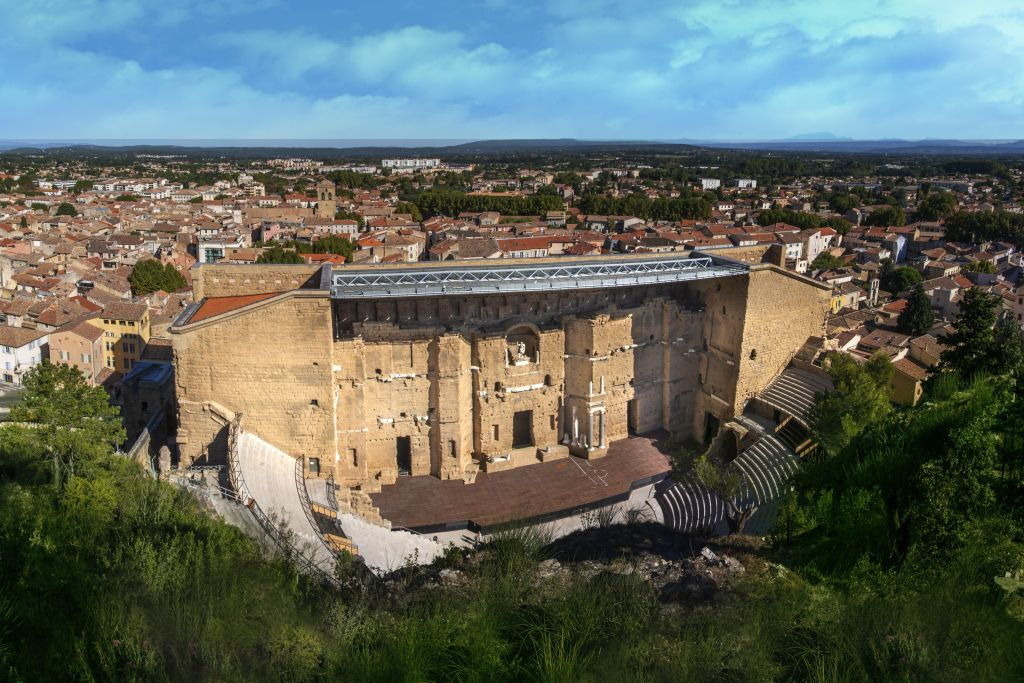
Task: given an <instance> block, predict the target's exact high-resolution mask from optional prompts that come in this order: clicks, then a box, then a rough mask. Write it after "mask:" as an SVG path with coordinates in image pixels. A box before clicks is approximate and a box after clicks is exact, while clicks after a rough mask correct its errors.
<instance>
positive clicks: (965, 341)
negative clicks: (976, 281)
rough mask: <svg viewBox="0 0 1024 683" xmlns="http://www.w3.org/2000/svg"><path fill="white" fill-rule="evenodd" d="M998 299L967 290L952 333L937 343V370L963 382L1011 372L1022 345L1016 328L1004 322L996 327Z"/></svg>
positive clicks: (1013, 370) (999, 301) (1018, 329)
mask: <svg viewBox="0 0 1024 683" xmlns="http://www.w3.org/2000/svg"><path fill="white" fill-rule="evenodd" d="M1001 308H1002V299H1001V298H1000V297H999V296H997V295H994V294H988V293H987V292H985V290H983V289H981V288H979V287H971V288H970V289H968V290H967V292H966V293H965V294H964V297H963V299H961V301H960V310H959V313H958V314H957V317H956V320H955V321H954V322H953V328H954V330H953V332H952V333H951V334H948V335H943V336H942V338H941V339H940V340H939V341H941V342H942V343H943V344H945V345H946V347H947V348H946V350H945V351H943V352H942V359H941V364H940V367H941V369H942V371H944V372H952V373H955V374H956V375H958V376H959V377H961V378H964V379H968V380H969V379H971V378H973V377H974V376H976V375H985V374H991V375H1001V374H1008V373H1012V372H1015V371H1016V370H1017V367H1018V365H1017V364H1018V363H1019V358H1020V356H1021V354H1022V353H1024V352H1022V346H1024V341H1022V340H1021V336H1020V328H1019V326H1018V325H1015V324H1014V322H1013V320H1012V319H1011V320H1006V319H1005V318H1004V320H1003V324H1001V325H999V326H997V325H996V322H997V320H998V319H999V318H1000V315H999V311H1000V310H1001Z"/></svg>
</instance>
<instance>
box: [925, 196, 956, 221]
mask: <svg viewBox="0 0 1024 683" xmlns="http://www.w3.org/2000/svg"><path fill="white" fill-rule="evenodd" d="M955 210H956V197H955V196H954V195H953V193H952V192H943V191H939V192H932V193H930V194H928V195H927V196H926V197H925V198H924V199H922V200H921V202H920V203H919V204H918V205H917V219H918V220H920V221H937V220H941V219H943V218H945V217H946V216H948V215H949V214H951V213H953V211H955Z"/></svg>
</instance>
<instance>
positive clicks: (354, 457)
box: [348, 448, 359, 467]
mask: <svg viewBox="0 0 1024 683" xmlns="http://www.w3.org/2000/svg"><path fill="white" fill-rule="evenodd" d="M348 461H349V462H350V463H352V467H359V454H358V453H356V449H354V448H350V449H348Z"/></svg>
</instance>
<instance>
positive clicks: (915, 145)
mask: <svg viewBox="0 0 1024 683" xmlns="http://www.w3.org/2000/svg"><path fill="white" fill-rule="evenodd" d="M823 136H831V137H823ZM207 142H208V143H211V144H203V143H207ZM103 143H127V144H103ZM176 143H189V144H176ZM247 143H248V144H247ZM304 143H307V144H304ZM308 143H312V144H308ZM331 143H335V144H331ZM336 143H345V144H341V145H339V144H336ZM357 143H362V144H357ZM367 143H371V144H367ZM372 143H378V144H372ZM401 143H406V144H401ZM409 143H416V144H409ZM429 143H435V144H429ZM437 143H440V144H437ZM650 147H666V148H679V147H688V148H707V149H729V150H738V151H739V150H748V151H790V152H837V153H844V152H845V153H892V154H914V153H918V154H949V153H953V154H999V153H1004V154H1006V153H1008V154H1022V153H1024V139H1016V140H1014V139H1000V140H967V139H956V138H948V139H921V140H906V139H901V138H886V139H877V140H858V139H853V138H846V137H839V136H836V135H834V134H832V133H807V134H801V135H796V136H793V137H790V138H786V139H782V140H699V139H690V138H678V139H669V140H667V139H652V140H644V139H633V140H613V139H605V140H602V139H586V138H583V139H580V138H568V137H562V138H505V139H500V138H497V139H482V140H457V139H451V138H440V139H437V140H430V139H424V138H420V139H393V140H391V139H377V138H370V139H366V140H360V139H353V138H348V139H336V140H332V139H308V140H298V139H297V140H284V139H266V140H261V139H238V140H221V139H211V140H198V139H193V140H152V141H143V140H93V141H73V140H52V141H42V140H15V139H12V140H2V139H0V153H4V154H31V153H44V154H53V153H60V152H64V153H83V152H89V151H94V152H108V153H119V152H120V153H133V152H134V153H142V152H154V153H157V152H163V153H180V154H191V155H203V154H211V153H221V154H227V155H238V156H266V155H273V154H275V153H286V152H292V153H306V154H313V155H316V156H319V157H330V156H332V155H333V156H342V157H344V156H374V155H376V154H380V153H388V154H402V153H406V154H415V153H420V154H428V153H432V154H447V155H457V154H460V153H499V152H509V153H512V152H516V151H522V152H539V151H548V152H554V151H571V150H584V149H588V148H589V149H590V150H592V151H597V150H600V149H608V150H614V149H620V150H621V149H623V148H650Z"/></svg>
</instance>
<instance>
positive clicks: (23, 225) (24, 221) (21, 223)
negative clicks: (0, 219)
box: [18, 216, 28, 229]
mask: <svg viewBox="0 0 1024 683" xmlns="http://www.w3.org/2000/svg"><path fill="white" fill-rule="evenodd" d="M18 225H19V226H20V227H21V228H22V229H25V228H27V227H28V219H27V218H25V217H24V216H22V217H21V220H20V221H18Z"/></svg>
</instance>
